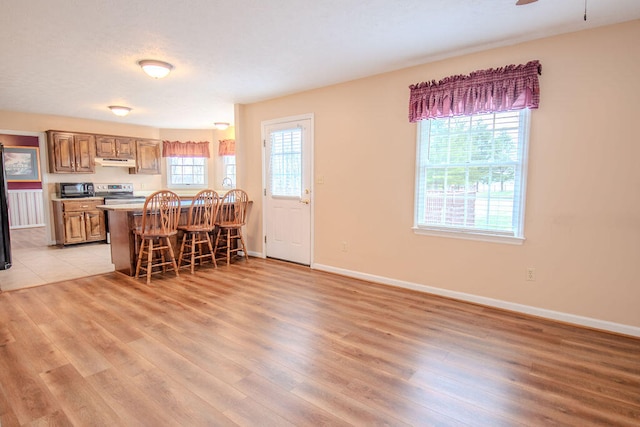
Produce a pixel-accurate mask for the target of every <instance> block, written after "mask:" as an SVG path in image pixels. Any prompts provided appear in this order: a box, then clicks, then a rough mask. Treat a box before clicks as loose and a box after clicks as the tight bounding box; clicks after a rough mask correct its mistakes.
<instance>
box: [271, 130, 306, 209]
mask: <svg viewBox="0 0 640 427" xmlns="http://www.w3.org/2000/svg"><path fill="white" fill-rule="evenodd" d="M270 153H271V158H270V159H269V170H270V171H271V182H270V185H269V190H270V193H271V195H272V196H280V197H297V198H299V197H301V196H302V169H301V165H302V128H299V127H296V128H293V129H285V130H280V131H274V132H271V141H270Z"/></svg>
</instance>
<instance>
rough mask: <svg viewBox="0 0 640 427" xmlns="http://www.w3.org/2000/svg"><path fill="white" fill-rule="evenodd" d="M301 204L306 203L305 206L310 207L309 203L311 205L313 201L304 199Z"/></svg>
mask: <svg viewBox="0 0 640 427" xmlns="http://www.w3.org/2000/svg"><path fill="white" fill-rule="evenodd" d="M300 203H304V204H305V205H308V204H309V203H311V201H310V200H309V199H302V200H300Z"/></svg>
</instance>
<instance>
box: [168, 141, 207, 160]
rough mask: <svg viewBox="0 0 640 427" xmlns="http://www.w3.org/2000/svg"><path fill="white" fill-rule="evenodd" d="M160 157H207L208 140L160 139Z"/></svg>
mask: <svg viewBox="0 0 640 427" xmlns="http://www.w3.org/2000/svg"><path fill="white" fill-rule="evenodd" d="M162 157H207V158H209V142H208V141H202V142H193V141H187V142H180V141H162Z"/></svg>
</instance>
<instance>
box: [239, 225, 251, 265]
mask: <svg viewBox="0 0 640 427" xmlns="http://www.w3.org/2000/svg"><path fill="white" fill-rule="evenodd" d="M238 235H239V236H240V243H242V252H244V258H245V259H246V260H247V261H249V252H247V245H245V243H244V235H243V234H242V229H241V228H238Z"/></svg>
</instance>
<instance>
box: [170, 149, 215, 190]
mask: <svg viewBox="0 0 640 427" xmlns="http://www.w3.org/2000/svg"><path fill="white" fill-rule="evenodd" d="M167 180H168V183H167V184H168V187H169V188H178V189H179V188H206V187H207V158H206V157H167Z"/></svg>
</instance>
